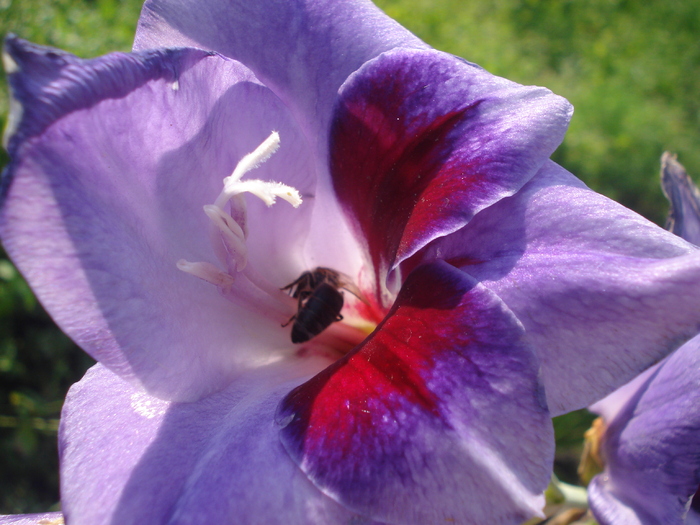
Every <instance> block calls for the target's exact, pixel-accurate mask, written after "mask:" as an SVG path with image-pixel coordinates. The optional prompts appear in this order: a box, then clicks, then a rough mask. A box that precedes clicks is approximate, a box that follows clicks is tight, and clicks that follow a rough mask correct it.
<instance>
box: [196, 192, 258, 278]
mask: <svg viewBox="0 0 700 525" xmlns="http://www.w3.org/2000/svg"><path fill="white" fill-rule="evenodd" d="M204 213H206V214H207V217H209V219H210V220H211V222H212V223H213V225H214V226H215V227H216V229H217V230H218V232H219V233H220V234H221V237H220V238H221V240H222V241H223V243H224V246H225V247H226V251H227V252H228V255H229V256H230V257H231V258H232V259H233V260H234V263H235V265H236V270H238V271H239V272H240V271H241V270H243V268H245V265H246V264H247V262H248V247H247V246H246V244H245V235H244V234H243V229H242V228H241V227H240V226H239V225H238V223H237V222H236V221H234V220H233V218H232V217H231V216H230V215H229V214H228V213H226V212H225V211H224V210H222V209H221V208H219V207H218V206H214V205H213V204H209V205H207V206H204ZM222 262H225V261H222Z"/></svg>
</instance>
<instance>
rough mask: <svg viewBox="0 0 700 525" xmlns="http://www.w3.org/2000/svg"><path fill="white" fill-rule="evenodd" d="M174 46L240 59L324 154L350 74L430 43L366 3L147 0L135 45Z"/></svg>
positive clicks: (360, 0)
mask: <svg viewBox="0 0 700 525" xmlns="http://www.w3.org/2000/svg"><path fill="white" fill-rule="evenodd" d="M172 46H193V47H200V48H203V49H212V50H214V51H217V52H219V53H222V54H224V55H226V56H229V57H232V58H235V59H237V60H240V61H241V62H243V63H244V64H245V65H246V66H247V67H249V68H250V69H251V70H252V71H253V72H254V73H255V74H256V75H257V76H258V78H260V79H261V80H262V81H263V82H264V83H265V84H266V85H268V86H269V87H270V88H271V89H272V90H273V91H274V92H275V93H276V94H277V95H278V96H279V97H280V98H281V99H282V100H283V101H284V102H285V103H286V104H287V105H288V106H289V107H291V108H292V111H293V113H294V114H295V115H296V116H297V118H299V119H300V121H301V122H302V125H303V126H304V128H305V129H306V130H307V131H308V132H309V139H310V140H311V141H312V145H313V146H318V147H319V148H320V150H323V151H325V148H326V147H327V141H326V136H327V130H328V123H329V120H330V115H331V110H332V107H333V103H334V102H335V98H336V96H337V90H338V87H339V86H340V85H341V84H342V83H343V82H344V81H345V79H346V78H347V77H348V75H349V74H350V73H352V72H353V71H355V70H356V69H357V68H359V67H360V66H361V65H362V64H363V63H365V62H366V61H367V60H370V59H372V58H374V57H375V56H377V55H379V54H380V53H382V52H383V51H386V50H389V49H392V48H394V47H398V46H411V47H422V48H425V47H427V46H426V45H425V44H424V43H423V42H421V41H420V40H419V39H418V38H416V37H415V36H413V35H412V34H411V33H410V32H408V31H407V30H406V29H404V28H403V27H401V26H400V25H399V24H398V23H396V22H395V21H394V20H392V19H391V18H389V17H387V16H386V15H385V14H384V13H383V12H381V11H380V10H379V9H378V8H377V7H376V6H374V5H373V4H372V3H371V2H369V1H367V0H354V1H343V2H338V1H337V0H299V1H294V2H288V1H279V0H256V1H255V2H250V1H248V0H234V1H231V0H206V1H202V0H148V1H147V2H146V3H145V5H144V7H143V10H142V12H141V18H140V20H139V25H138V29H137V33H136V39H135V43H134V48H135V49H147V48H158V47H172ZM324 157H325V156H324Z"/></svg>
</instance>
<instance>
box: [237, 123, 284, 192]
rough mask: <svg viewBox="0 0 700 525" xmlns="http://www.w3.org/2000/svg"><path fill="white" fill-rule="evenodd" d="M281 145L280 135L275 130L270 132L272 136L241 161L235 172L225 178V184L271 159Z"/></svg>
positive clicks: (238, 178)
mask: <svg viewBox="0 0 700 525" xmlns="http://www.w3.org/2000/svg"><path fill="white" fill-rule="evenodd" d="M279 147H280V135H279V133H277V132H276V131H273V132H272V133H270V136H269V137H267V138H266V139H265V141H264V142H263V143H262V144H260V146H258V147H257V148H255V150H254V151H252V152H251V153H248V154H247V155H246V156H245V157H243V158H242V159H241V160H240V161H239V163H238V165H237V166H236V169H235V170H233V173H232V174H231V175H230V176H229V177H226V178H225V179H224V184H227V183H228V181H229V180H231V181H237V180H240V178H241V177H242V176H243V175H245V174H246V173H248V172H249V171H250V170H252V169H254V168H257V167H258V166H260V164H262V163H263V162H265V161H266V160H267V159H269V158H270V157H271V156H272V154H273V153H274V152H275V151H277V148H279Z"/></svg>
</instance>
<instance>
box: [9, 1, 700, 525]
mask: <svg viewBox="0 0 700 525" xmlns="http://www.w3.org/2000/svg"><path fill="white" fill-rule="evenodd" d="M135 42H136V43H135V51H134V52H133V53H131V54H114V55H108V56H105V57H102V58H98V59H94V60H79V59H77V58H75V57H72V56H70V55H67V54H64V53H62V52H59V51H56V50H50V49H46V48H40V47H37V46H32V45H31V44H28V43H26V42H23V41H20V40H18V39H15V38H10V39H9V40H8V42H7V44H6V49H7V57H8V59H7V61H8V64H9V66H10V67H9V72H10V83H11V86H12V88H13V94H14V100H15V108H16V109H15V112H14V114H13V116H14V120H13V122H14V124H13V129H12V133H11V134H10V136H9V142H8V151H9V152H10V155H11V157H12V162H11V164H10V166H9V168H8V170H7V173H6V174H5V185H4V188H5V190H4V200H3V203H2V209H1V210H0V235H2V239H3V242H4V245H5V248H6V250H7V252H8V253H9V254H10V255H11V257H12V258H13V260H14V261H15V263H16V264H17V266H18V267H19V268H20V270H21V271H22V272H23V274H24V275H25V276H26V278H27V279H28V281H29V282H30V284H31V285H32V287H33V289H34V290H35V291H36V293H37V296H38V297H39V299H40V300H41V301H42V303H43V304H44V306H45V307H46V308H47V310H48V311H49V312H50V313H51V315H52V316H53V317H54V319H56V321H57V322H58V324H59V325H60V326H61V327H62V329H63V330H65V331H66V333H68V334H69V335H70V336H71V337H72V338H73V339H74V340H75V341H76V342H77V343H78V344H80V345H81V346H82V347H83V348H84V349H85V350H86V351H87V352H88V353H90V355H92V356H93V357H95V358H96V359H97V360H98V361H99V364H98V365H96V367H95V368H93V369H92V370H90V371H89V372H88V373H87V375H86V376H85V378H84V379H83V380H82V381H81V382H80V383H78V384H77V385H75V386H74V387H73V388H72V389H71V391H70V393H69V395H68V398H67V400H66V404H65V406H64V411H63V414H62V423H61V429H60V435H59V447H60V457H61V477H62V481H61V496H62V508H63V512H64V514H65V516H66V518H67V519H68V520H69V521H70V523H89V524H96V523H107V522H110V523H112V522H113V523H117V522H118V523H149V524H151V523H236V524H242V523H284V524H290V523H299V524H307V523H319V524H328V523H402V524H423V523H437V522H448V523H462V524H478V525H483V524H484V523H501V524H506V523H519V522H521V521H523V520H524V519H527V518H529V517H531V516H533V515H537V514H539V513H541V510H540V509H541V507H542V504H543V497H542V492H543V490H544V489H545V487H546V485H547V483H548V481H549V477H550V473H551V463H552V458H553V448H554V445H553V436H552V428H551V422H550V417H551V415H553V414H560V413H563V412H566V411H569V410H572V409H575V408H580V407H583V406H586V405H588V404H590V403H591V402H593V401H594V400H596V399H599V398H600V397H602V396H604V395H605V394H607V393H608V392H610V391H611V390H612V389H614V388H616V387H617V386H619V385H620V384H622V383H623V382H625V381H627V380H629V379H630V378H631V377H633V376H634V375H635V374H637V373H638V372H639V371H640V370H642V369H644V368H646V367H647V366H649V364H650V363H652V362H653V361H655V360H658V359H660V358H661V357H663V356H664V355H666V354H667V353H668V352H669V351H670V350H672V349H674V348H675V347H676V346H677V345H678V344H680V343H681V342H682V341H683V340H685V339H686V338H687V337H689V336H690V335H692V334H693V333H695V332H696V331H697V330H698V329H699V328H700V314H698V313H697V312H700V309H698V306H700V293H698V292H699V291H700V290H699V289H700V286H699V285H698V284H697V283H699V282H700V280H698V277H700V254H699V253H698V250H697V249H696V248H695V247H694V246H692V245H690V244H688V243H686V242H684V241H683V240H681V239H678V238H676V237H675V236H673V235H671V234H669V233H667V232H665V231H663V230H661V229H660V228H657V227H656V226H654V225H652V224H650V223H649V222H647V221H645V220H644V219H642V218H641V217H639V216H638V215H636V214H634V213H632V212H630V211H629V210H626V209H625V208H623V207H621V206H619V205H617V204H615V203H613V202H611V201H609V200H607V199H605V198H604V197H602V196H600V195H597V194H596V193H594V192H592V191H591V190H589V189H588V188H586V187H585V185H583V184H582V183H581V182H580V181H578V180H577V179H576V178H575V177H573V176H572V175H571V174H569V173H568V172H566V171H565V170H564V169H562V168H560V167H559V166H557V165H556V164H554V163H553V162H551V161H550V160H548V158H549V156H550V155H551V153H552V152H553V151H554V149H555V148H556V147H557V145H558V144H559V143H560V141H561V140H562V137H563V135H564V132H565V130H566V127H567V125H568V121H569V118H570V116H571V108H570V106H569V104H568V103H567V102H566V101H565V100H564V99H562V98H560V97H557V96H555V95H553V94H552V93H551V92H549V91H548V90H546V89H543V88H537V87H525V86H521V85H518V84H515V83H513V82H510V81H507V80H504V79H502V78H498V77H495V76H493V75H491V74H489V73H488V72H486V71H484V70H483V69H481V68H479V67H478V66H475V65H473V64H470V63H468V62H465V61H463V60H461V59H458V58H456V57H453V56H451V55H447V54H445V53H441V52H439V51H435V50H433V49H430V48H429V47H428V46H426V45H425V44H424V43H423V42H421V41H420V40H418V39H417V38H415V37H414V36H413V35H411V34H410V33H408V32H407V31H406V30H405V29H403V28H401V27H400V26H399V25H397V24H396V23H395V22H393V21H392V20H390V19H389V18H387V17H386V16H385V15H383V14H382V13H381V12H380V11H379V10H378V9H376V8H375V7H374V6H373V5H372V4H370V3H368V2H365V1H340V2H339V1H337V0H333V1H329V0H324V1H319V0H315V1H302V2H279V1H274V2H271V1H259V2H244V1H225V2H224V1H219V0H211V1H205V2H202V1H198V2H194V1H170V0H162V1H161V0H153V1H151V0H149V1H148V2H147V3H146V4H145V6H144V9H143V12H142V17H141V20H140V23H139V29H138V32H137V35H136V40H135ZM183 46H184V47H183ZM273 131H274V132H275V133H273V134H271V132H273ZM222 181H223V182H222ZM280 199H284V200H287V201H288V202H277V203H274V201H275V200H280ZM316 268H322V269H326V270H328V271H330V272H331V274H330V275H333V276H336V277H334V280H333V284H331V283H329V282H327V281H323V279H321V277H320V276H322V275H324V274H323V272H325V271H326V270H322V271H321V273H315V271H316V270H315V269H316ZM308 271H311V272H312V274H311V275H312V277H313V278H309V277H308V276H307V277H304V278H303V279H301V280H299V279H300V277H301V276H302V275H303V274H304V272H308ZM316 281H323V282H324V283H325V284H326V285H329V286H330V289H329V287H328V286H326V287H324V291H323V292H322V293H321V292H318V293H317V287H316V284H314V285H311V284H309V283H312V282H316ZM335 292H337V293H338V294H342V295H341V297H342V299H343V301H342V302H343V307H342V309H341V310H340V311H339V312H336V307H337V305H338V303H339V302H338V300H337V298H338V296H337V295H336V294H335ZM326 308H329V309H330V312H328V311H327V310H325V309H326ZM300 310H303V313H301V312H300ZM321 315H322V316H324V317H325V318H326V319H325V320H330V322H329V326H328V327H327V328H326V329H325V330H321V331H320V333H319V334H318V335H317V336H316V337H311V338H310V339H309V340H308V341H305V342H302V343H301V344H294V343H292V342H291V337H290V334H291V332H292V330H293V327H294V325H295V324H296V323H297V322H303V323H304V327H306V326H310V325H311V324H312V323H317V322H319V316H321ZM341 317H342V319H341ZM321 324H322V323H321ZM314 330H315V329H314ZM311 335H313V334H311Z"/></svg>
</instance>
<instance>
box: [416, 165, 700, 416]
mask: <svg viewBox="0 0 700 525" xmlns="http://www.w3.org/2000/svg"><path fill="white" fill-rule="evenodd" d="M431 258H441V259H445V260H448V261H449V262H452V263H453V264H455V265H458V266H459V267H460V268H461V269H462V270H464V271H465V272H467V273H469V274H470V275H473V276H474V277H476V278H477V279H478V280H479V281H481V282H483V283H484V284H485V285H486V286H487V287H489V288H490V289H491V290H493V291H494V292H495V293H496V294H498V296H499V297H500V298H501V299H502V300H503V301H504V302H505V303H506V304H507V305H508V307H509V308H511V309H512V310H513V312H514V313H515V315H516V316H517V317H518V319H520V320H521V321H522V323H523V324H524V325H525V329H526V331H527V333H528V338H529V340H530V342H531V343H533V346H534V348H535V351H536V352H537V355H538V357H539V359H540V362H541V365H542V376H543V380H544V385H545V391H546V393H547V401H548V404H549V407H550V410H551V411H552V413H553V414H555V415H557V414H561V413H564V412H568V411H570V410H574V409H577V408H581V407H584V406H587V405H590V404H591V403H592V402H594V401H596V400H597V399H600V398H601V397H603V396H604V395H606V394H608V393H609V392H611V391H612V390H613V389H615V388H617V387H618V386H620V385H622V384H624V383H625V382H627V381H629V380H630V379H632V377H634V376H635V375H637V374H638V373H639V372H641V371H642V370H644V369H645V368H648V367H649V366H650V365H651V364H653V363H655V362H657V361H659V360H660V359H661V358H663V357H664V356H665V355H666V354H668V353H669V352H670V351H671V350H673V349H675V348H676V347H678V346H679V344H681V343H682V342H683V341H684V340H686V339H687V338H689V337H692V336H693V335H695V334H696V333H697V332H698V329H700V315H699V314H698V312H700V251H698V250H697V249H696V248H695V247H694V246H692V245H690V244H688V243H686V242H685V241H683V240H682V239H679V238H678V237H676V236H675V235H672V234H670V233H668V232H666V231H664V230H662V229H661V228H658V227H657V226H655V225H653V224H651V223H650V222H648V221H646V220H645V219H643V218H642V217H640V216H639V215H637V214H635V213H633V212H631V211H629V210H627V209H626V208H624V207H622V206H620V205H618V204H616V203H614V202H612V201H610V200H608V199H606V198H604V197H602V196H601V195H598V194H597V193H595V192H592V191H590V190H588V189H587V188H586V187H585V186H584V185H583V184H582V183H581V182H580V181H579V180H578V179H576V178H575V177H573V176H572V175H571V174H569V173H568V172H566V171H565V170H564V169H562V168H560V167H559V166H557V165H556V164H554V163H552V162H550V163H548V164H547V165H546V166H545V167H544V168H543V169H542V170H541V171H540V172H539V173H538V175H537V176H536V177H535V178H534V179H533V180H532V181H531V182H530V183H529V184H528V185H527V186H525V187H524V188H523V189H522V190H521V191H520V192H518V193H517V194H516V195H515V196H513V197H512V198H510V199H504V200H503V201H501V202H499V203H497V204H495V205H494V206H492V207H490V208H487V209H486V210H484V211H482V212H481V213H479V214H478V215H477V216H476V217H475V218H474V219H473V220H472V222H471V223H470V224H469V225H468V227H466V228H464V229H463V230H462V231H460V232H458V233H456V234H454V235H452V236H450V237H449V238H447V239H445V240H444V241H442V242H438V243H434V244H433V246H432V247H431V249H430V250H429V251H428V252H427V253H426V254H425V259H428V260H430V259H431Z"/></svg>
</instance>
